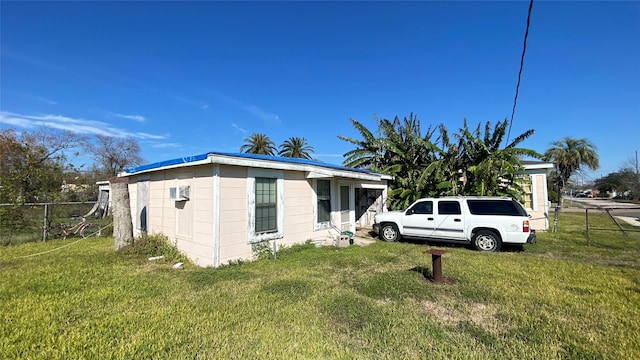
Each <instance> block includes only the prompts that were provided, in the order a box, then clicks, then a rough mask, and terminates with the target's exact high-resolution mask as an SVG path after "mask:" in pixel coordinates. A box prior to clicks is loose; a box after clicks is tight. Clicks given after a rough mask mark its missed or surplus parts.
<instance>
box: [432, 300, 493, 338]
mask: <svg viewBox="0 0 640 360" xmlns="http://www.w3.org/2000/svg"><path fill="white" fill-rule="evenodd" d="M420 308H421V310H422V311H423V312H424V313H426V314H428V315H429V316H431V317H432V318H434V319H435V320H436V321H438V322H439V323H441V324H444V325H447V326H452V327H455V326H458V325H459V324H460V323H463V322H468V323H471V324H473V325H474V326H477V327H479V328H481V329H483V330H485V331H487V332H489V333H491V334H500V333H502V332H504V331H505V330H506V329H505V327H504V324H502V323H500V322H499V321H498V318H497V316H496V315H497V310H496V309H495V307H492V306H489V305H485V304H480V303H466V304H463V305H462V306H461V307H460V308H459V309H449V308H447V307H444V306H442V305H440V304H438V303H436V302H433V301H428V300H425V301H421V302H420Z"/></svg>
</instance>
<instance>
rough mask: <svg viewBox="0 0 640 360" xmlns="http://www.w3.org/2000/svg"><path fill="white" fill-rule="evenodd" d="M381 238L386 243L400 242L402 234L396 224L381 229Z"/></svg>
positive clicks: (383, 226)
mask: <svg viewBox="0 0 640 360" xmlns="http://www.w3.org/2000/svg"><path fill="white" fill-rule="evenodd" d="M380 238H382V240H384V241H398V240H399V239H400V232H399V231H398V227H397V226H396V225H395V224H384V225H382V229H380Z"/></svg>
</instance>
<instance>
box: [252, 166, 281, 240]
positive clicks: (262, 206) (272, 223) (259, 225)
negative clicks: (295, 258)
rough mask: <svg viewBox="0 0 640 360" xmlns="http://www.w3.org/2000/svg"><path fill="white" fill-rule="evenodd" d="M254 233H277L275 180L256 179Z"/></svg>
mask: <svg viewBox="0 0 640 360" xmlns="http://www.w3.org/2000/svg"><path fill="white" fill-rule="evenodd" d="M255 191H256V192H255V194H256V211H255V216H256V218H255V233H256V234H260V233H266V232H273V231H277V230H278V227H277V219H278V217H277V209H278V203H277V197H276V179H272V178H256V190H255Z"/></svg>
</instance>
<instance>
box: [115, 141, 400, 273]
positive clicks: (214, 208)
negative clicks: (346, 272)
mask: <svg viewBox="0 0 640 360" xmlns="http://www.w3.org/2000/svg"><path fill="white" fill-rule="evenodd" d="M119 176H120V177H127V178H128V180H129V196H130V204H131V216H132V220H133V225H134V235H135V236H138V235H140V234H141V233H143V232H148V233H162V234H164V235H166V236H168V237H169V238H170V239H172V240H175V243H176V246H177V247H178V249H179V250H180V251H182V252H183V253H185V254H186V255H187V256H188V257H189V258H190V259H191V260H192V261H193V262H194V263H196V264H198V265H200V266H214V267H217V266H220V265H222V264H225V263H228V262H230V261H233V260H239V259H250V258H251V257H252V256H253V252H252V244H255V243H258V242H262V241H275V242H276V245H277V246H280V245H286V246H290V245H292V244H296V243H303V242H305V241H307V240H320V241H325V240H327V239H332V238H335V237H337V236H338V235H339V234H340V232H341V231H345V230H348V231H352V232H355V229H356V226H370V225H372V224H373V216H374V215H375V213H376V212H381V211H383V210H386V209H385V203H386V197H387V181H388V180H390V179H391V177H390V176H388V175H382V174H377V173H373V172H371V171H367V170H362V169H353V168H346V167H342V166H338V165H332V164H325V163H322V162H317V161H310V160H305V159H296V158H281V157H272V156H263V155H253V154H228V153H216V152H211V153H207V154H202V155H197V156H192V157H186V158H180V159H174V160H169V161H165V162H159V163H154V164H149V165H144V166H140V167H137V168H133V169H128V170H126V171H125V172H123V173H122V174H120V175H119Z"/></svg>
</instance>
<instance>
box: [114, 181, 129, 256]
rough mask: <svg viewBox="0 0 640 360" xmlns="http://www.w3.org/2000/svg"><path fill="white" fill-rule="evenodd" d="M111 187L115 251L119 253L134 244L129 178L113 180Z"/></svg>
mask: <svg viewBox="0 0 640 360" xmlns="http://www.w3.org/2000/svg"><path fill="white" fill-rule="evenodd" d="M109 185H110V186H111V196H112V204H113V241H114V247H115V251H118V250H120V249H122V248H123V247H125V246H127V245H131V244H133V223H132V221H131V206H130V203H129V181H128V179H127V178H113V179H111V180H110V181H109Z"/></svg>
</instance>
